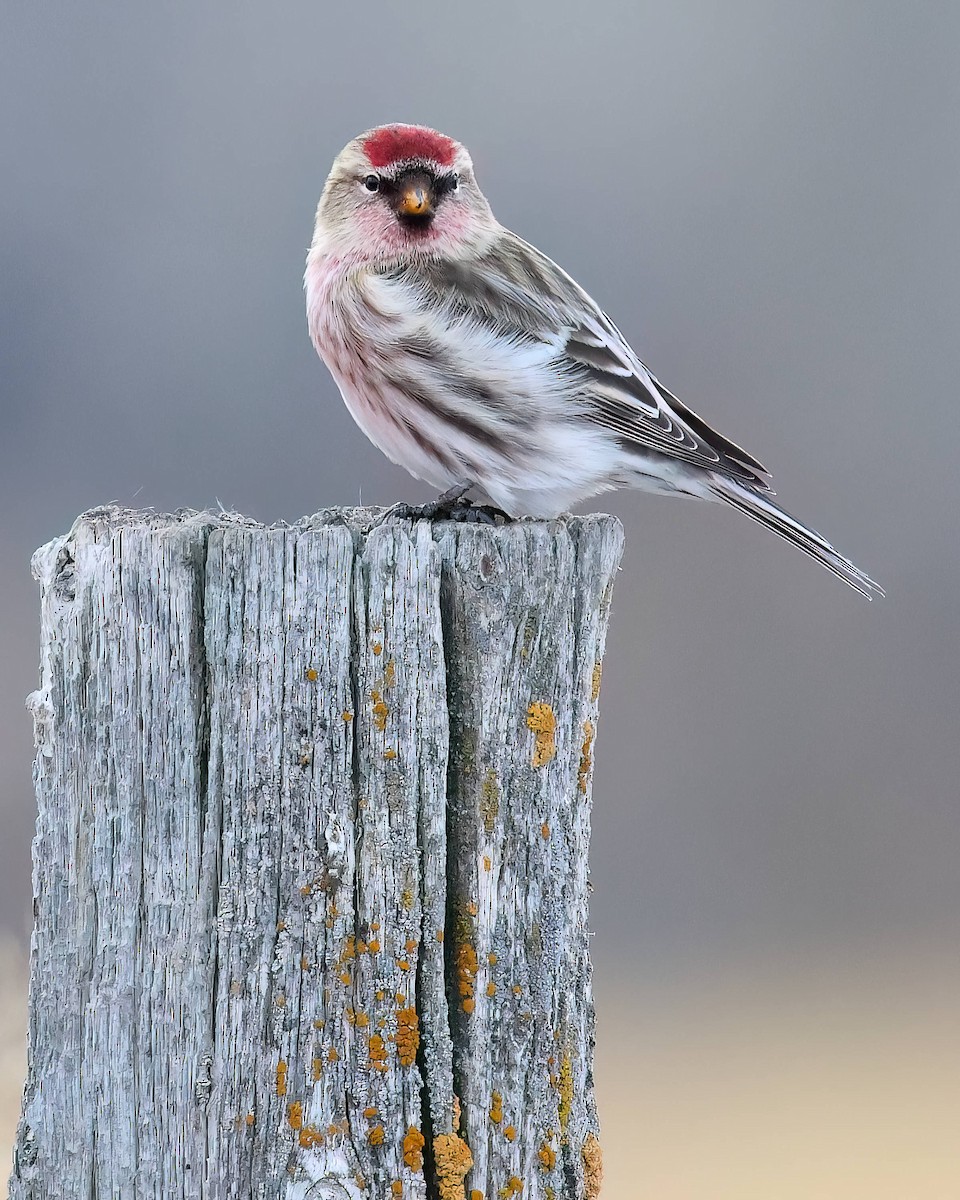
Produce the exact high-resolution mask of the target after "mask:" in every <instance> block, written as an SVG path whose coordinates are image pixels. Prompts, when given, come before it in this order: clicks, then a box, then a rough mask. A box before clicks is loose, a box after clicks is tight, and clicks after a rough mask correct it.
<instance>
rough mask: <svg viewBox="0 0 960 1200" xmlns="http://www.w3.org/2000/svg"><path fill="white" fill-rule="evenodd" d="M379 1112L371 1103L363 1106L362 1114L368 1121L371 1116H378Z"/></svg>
mask: <svg viewBox="0 0 960 1200" xmlns="http://www.w3.org/2000/svg"><path fill="white" fill-rule="evenodd" d="M379 1114H380V1110H379V1108H374V1107H373V1105H370V1107H369V1108H365V1109H364V1110H363V1115H364V1116H365V1117H366V1118H367V1120H368V1121H369V1120H371V1119H372V1118H373V1117H376V1116H379Z"/></svg>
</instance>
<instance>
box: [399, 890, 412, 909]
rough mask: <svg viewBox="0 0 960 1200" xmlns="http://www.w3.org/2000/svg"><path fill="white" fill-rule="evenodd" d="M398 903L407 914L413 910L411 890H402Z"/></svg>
mask: <svg viewBox="0 0 960 1200" xmlns="http://www.w3.org/2000/svg"><path fill="white" fill-rule="evenodd" d="M400 903H401V904H402V905H403V907H404V908H405V909H406V910H407V912H409V911H410V909H411V908H413V888H408V887H406V888H404V889H403V895H402V896H401V897H400Z"/></svg>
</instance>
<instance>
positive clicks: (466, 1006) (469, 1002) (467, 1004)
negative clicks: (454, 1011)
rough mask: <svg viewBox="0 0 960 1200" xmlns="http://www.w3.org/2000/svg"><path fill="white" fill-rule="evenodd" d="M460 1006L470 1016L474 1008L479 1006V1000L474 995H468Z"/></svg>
mask: <svg viewBox="0 0 960 1200" xmlns="http://www.w3.org/2000/svg"><path fill="white" fill-rule="evenodd" d="M460 1007H461V1008H462V1009H463V1011H464V1012H465V1013H466V1014H467V1016H468V1017H469V1016H472V1015H473V1010H474V1009H475V1008H476V1007H477V1002H476V1000H474V999H473V997H472V996H468V997H467V998H466V1000H464V1001H463V1002H462V1003H461V1005H460Z"/></svg>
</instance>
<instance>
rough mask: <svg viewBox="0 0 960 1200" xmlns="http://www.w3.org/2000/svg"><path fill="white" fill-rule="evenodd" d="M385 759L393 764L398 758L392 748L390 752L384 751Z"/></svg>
mask: <svg viewBox="0 0 960 1200" xmlns="http://www.w3.org/2000/svg"><path fill="white" fill-rule="evenodd" d="M383 757H384V758H386V759H389V760H390V761H391V762H393V760H394V759H395V758H396V757H397V752H396V750H394V749H393V747H392V746H391V747H390V749H389V750H384V752H383Z"/></svg>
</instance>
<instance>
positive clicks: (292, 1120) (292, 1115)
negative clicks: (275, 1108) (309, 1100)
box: [287, 1100, 303, 1129]
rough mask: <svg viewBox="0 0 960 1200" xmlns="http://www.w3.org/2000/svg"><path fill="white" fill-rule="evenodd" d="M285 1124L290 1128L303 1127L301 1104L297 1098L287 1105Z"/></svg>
mask: <svg viewBox="0 0 960 1200" xmlns="http://www.w3.org/2000/svg"><path fill="white" fill-rule="evenodd" d="M287 1124H288V1125H289V1126H290V1128H291V1129H302V1128H303V1105H302V1104H301V1103H300V1101H299V1100H294V1102H293V1103H292V1104H288V1105H287Z"/></svg>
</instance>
